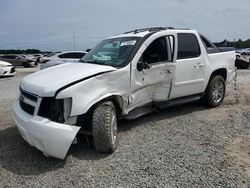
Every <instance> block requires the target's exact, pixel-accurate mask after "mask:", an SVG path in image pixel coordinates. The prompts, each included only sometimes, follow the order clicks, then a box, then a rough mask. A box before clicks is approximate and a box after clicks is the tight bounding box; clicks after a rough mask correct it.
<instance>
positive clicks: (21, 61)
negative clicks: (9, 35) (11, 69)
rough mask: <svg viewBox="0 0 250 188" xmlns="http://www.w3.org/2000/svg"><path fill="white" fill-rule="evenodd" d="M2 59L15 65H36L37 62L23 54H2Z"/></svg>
mask: <svg viewBox="0 0 250 188" xmlns="http://www.w3.org/2000/svg"><path fill="white" fill-rule="evenodd" d="M0 60H2V61H6V62H9V63H11V64H12V65H14V66H24V67H34V66H36V64H35V62H34V61H32V60H31V59H30V58H27V57H25V56H23V55H2V56H0Z"/></svg>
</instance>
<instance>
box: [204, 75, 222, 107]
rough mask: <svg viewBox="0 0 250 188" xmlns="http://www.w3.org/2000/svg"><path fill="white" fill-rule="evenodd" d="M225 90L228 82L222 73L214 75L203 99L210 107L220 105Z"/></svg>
mask: <svg viewBox="0 0 250 188" xmlns="http://www.w3.org/2000/svg"><path fill="white" fill-rule="evenodd" d="M225 92H226V84H225V80H224V78H223V77H222V76H220V75H214V76H212V77H211V79H210V81H209V83H208V86H207V89H206V91H205V94H204V96H203V97H202V99H201V101H202V103H203V104H205V105H206V106H209V107H216V106H219V105H220V104H221V103H222V102H223V99H224V97H225Z"/></svg>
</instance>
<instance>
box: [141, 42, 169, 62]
mask: <svg viewBox="0 0 250 188" xmlns="http://www.w3.org/2000/svg"><path fill="white" fill-rule="evenodd" d="M142 58H143V62H146V63H148V64H151V63H157V62H161V61H168V60H169V58H168V50H167V44H166V37H161V38H158V39H156V40H155V41H153V42H152V43H151V44H150V45H149V46H148V47H147V49H146V50H145V51H144V53H143V55H142Z"/></svg>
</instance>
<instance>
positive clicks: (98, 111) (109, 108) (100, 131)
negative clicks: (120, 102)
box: [92, 101, 118, 153]
mask: <svg viewBox="0 0 250 188" xmlns="http://www.w3.org/2000/svg"><path fill="white" fill-rule="evenodd" d="M92 123H93V124H92V126H93V127H92V131H93V139H94V145H95V148H96V150H97V151H99V152H103V153H112V152H114V150H115V149H116V147H117V144H118V138H117V113H116V108H115V105H114V104H113V103H112V102H111V101H107V102H103V103H101V104H99V105H97V107H96V108H95V109H94V112H93V121H92Z"/></svg>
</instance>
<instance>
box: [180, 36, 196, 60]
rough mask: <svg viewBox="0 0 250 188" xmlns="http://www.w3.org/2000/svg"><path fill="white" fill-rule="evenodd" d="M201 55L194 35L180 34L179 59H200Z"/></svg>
mask: <svg viewBox="0 0 250 188" xmlns="http://www.w3.org/2000/svg"><path fill="white" fill-rule="evenodd" d="M200 54H201V51H200V45H199V43H198V40H197V38H196V36H195V35H194V34H191V33H178V54H177V59H188V58H195V57H199V56H200Z"/></svg>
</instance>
